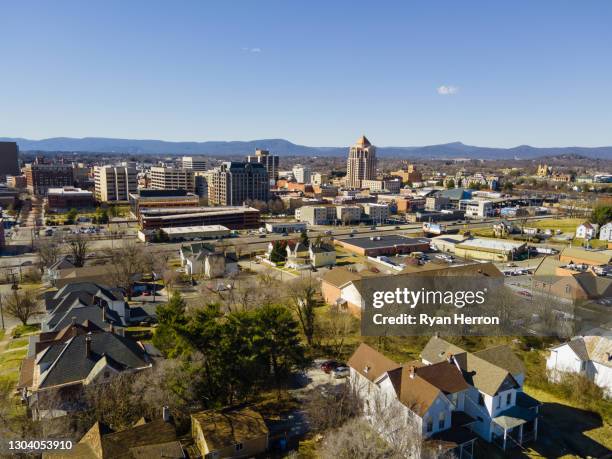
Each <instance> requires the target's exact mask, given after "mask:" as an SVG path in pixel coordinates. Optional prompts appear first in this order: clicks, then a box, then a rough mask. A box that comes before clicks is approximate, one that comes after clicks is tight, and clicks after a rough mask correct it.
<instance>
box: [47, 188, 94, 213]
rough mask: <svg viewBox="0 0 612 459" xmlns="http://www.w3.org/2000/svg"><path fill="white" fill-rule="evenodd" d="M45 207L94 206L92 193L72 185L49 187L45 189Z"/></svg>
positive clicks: (54, 208)
mask: <svg viewBox="0 0 612 459" xmlns="http://www.w3.org/2000/svg"><path fill="white" fill-rule="evenodd" d="M47 207H48V208H49V210H61V209H73V208H74V209H86V208H90V207H94V197H93V193H92V192H91V191H87V190H82V189H81V188H75V187H72V186H65V187H62V188H49V189H48V190H47Z"/></svg>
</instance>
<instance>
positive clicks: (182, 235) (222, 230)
mask: <svg viewBox="0 0 612 459" xmlns="http://www.w3.org/2000/svg"><path fill="white" fill-rule="evenodd" d="M161 231H162V233H164V234H165V235H166V236H167V237H168V241H193V240H195V239H220V238H224V237H229V236H230V235H231V230H230V229H229V228H227V227H226V226H223V225H201V226H178V227H174V228H172V227H170V228H162V229H161Z"/></svg>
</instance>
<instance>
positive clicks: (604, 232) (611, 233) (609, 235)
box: [599, 222, 612, 242]
mask: <svg viewBox="0 0 612 459" xmlns="http://www.w3.org/2000/svg"><path fill="white" fill-rule="evenodd" d="M599 240H600V241H607V242H612V222H609V223H606V224H605V225H603V226H602V227H601V229H600V230H599Z"/></svg>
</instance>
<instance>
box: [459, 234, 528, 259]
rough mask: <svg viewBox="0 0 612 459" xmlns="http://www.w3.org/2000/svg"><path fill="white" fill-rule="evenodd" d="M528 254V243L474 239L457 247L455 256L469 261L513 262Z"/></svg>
mask: <svg viewBox="0 0 612 459" xmlns="http://www.w3.org/2000/svg"><path fill="white" fill-rule="evenodd" d="M526 253H527V243H526V242H518V241H508V240H500V239H484V238H472V239H468V240H466V241H463V242H461V243H459V244H457V245H455V255H456V256H458V257H462V258H466V259H468V260H471V259H476V260H489V261H511V260H517V259H520V258H522V257H523V256H524V255H525V254H526Z"/></svg>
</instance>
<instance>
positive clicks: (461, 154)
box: [0, 137, 612, 159]
mask: <svg viewBox="0 0 612 459" xmlns="http://www.w3.org/2000/svg"><path fill="white" fill-rule="evenodd" d="M0 141H12V142H17V144H18V145H19V149H20V150H21V151H48V152H92V153H124V154H156V155H166V154H167V155H197V154H200V155H209V156H228V155H248V154H252V153H253V152H254V151H255V149H256V148H263V149H266V150H270V151H271V152H273V153H274V154H276V155H280V156H289V155H295V156H345V155H346V154H347V153H348V146H347V147H311V146H305V145H297V144H295V143H292V142H290V141H288V140H285V139H261V140H250V141H227V142H225V141H207V142H169V141H165V140H135V139H113V138H105V137H84V138H80V139H78V138H71V137H54V138H50V139H42V140H29V139H22V138H9V137H0ZM374 143H375V142H374ZM377 151H378V153H379V155H381V156H386V157H398V158H423V159H445V158H449V159H452V158H472V159H512V158H518V159H531V158H538V157H542V156H558V155H580V156H585V157H589V158H601V159H612V146H604V147H543V148H538V147H532V146H529V145H519V146H517V147H513V148H494V147H478V146H472V145H465V144H463V143H461V142H452V143H446V144H440V145H427V146H420V147H393V146H391V147H378V149H377Z"/></svg>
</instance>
